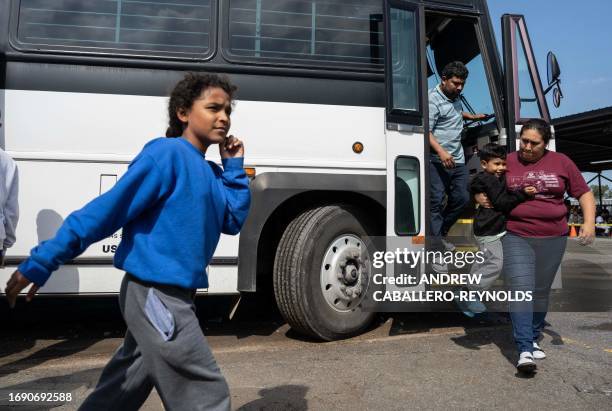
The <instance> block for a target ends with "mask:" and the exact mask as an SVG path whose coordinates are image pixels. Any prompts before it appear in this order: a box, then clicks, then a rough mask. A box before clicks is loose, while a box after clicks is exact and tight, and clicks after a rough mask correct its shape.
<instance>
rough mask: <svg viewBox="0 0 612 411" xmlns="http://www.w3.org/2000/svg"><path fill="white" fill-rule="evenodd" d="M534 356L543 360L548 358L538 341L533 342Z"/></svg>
mask: <svg viewBox="0 0 612 411" xmlns="http://www.w3.org/2000/svg"><path fill="white" fill-rule="evenodd" d="M533 358H535V359H536V360H543V359H544V358H546V353H545V352H544V350H542V348H540V346H539V345H538V343H537V342H534V343H533Z"/></svg>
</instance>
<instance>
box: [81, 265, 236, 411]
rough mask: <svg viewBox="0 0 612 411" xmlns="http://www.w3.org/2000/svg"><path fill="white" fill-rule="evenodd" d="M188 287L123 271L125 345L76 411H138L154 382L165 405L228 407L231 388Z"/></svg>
mask: <svg viewBox="0 0 612 411" xmlns="http://www.w3.org/2000/svg"><path fill="white" fill-rule="evenodd" d="M193 296H194V293H193V291H192V290H188V289H184V288H179V287H172V286H164V285H159V284H148V283H143V282H141V281H140V280H137V279H136V278H135V277H133V276H131V275H130V274H126V276H125V277H124V278H123V282H122V283H121V291H120V294H119V305H120V307H121V313H122V314H123V318H124V319H125V322H126V324H127V327H128V329H127V332H126V334H125V340H124V341H123V345H122V346H121V347H119V349H118V350H117V352H116V353H115V355H114V357H113V358H112V359H111V361H110V362H109V363H108V364H107V365H106V367H105V368H104V371H102V375H101V376H100V381H98V385H97V386H96V388H95V390H94V391H93V392H92V393H91V394H90V395H89V397H88V398H87V399H86V400H85V402H84V403H83V405H81V407H80V410H138V409H139V408H140V406H141V405H142V404H143V403H144V401H145V400H146V399H147V397H148V396H149V394H150V393H151V390H152V389H153V387H155V388H156V390H157V392H158V393H159V395H160V397H161V399H162V401H163V403H164V407H165V408H166V409H167V410H224V411H225V410H229V409H230V396H229V388H228V386H227V383H226V382H225V379H224V378H223V375H221V371H220V370H219V367H218V366H217V363H216V361H215V359H214V357H213V355H212V352H211V351H210V348H209V346H208V343H207V341H206V338H205V337H204V334H203V333H202V330H201V328H200V324H199V323H198V319H197V317H196V315H195V306H194V304H193Z"/></svg>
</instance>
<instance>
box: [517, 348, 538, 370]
mask: <svg viewBox="0 0 612 411" xmlns="http://www.w3.org/2000/svg"><path fill="white" fill-rule="evenodd" d="M516 368H517V369H518V370H519V371H520V372H523V373H533V372H534V371H535V370H536V368H538V367H537V365H536V363H535V361H533V355H532V354H531V353H530V352H529V351H523V352H522V353H521V355H520V356H519V360H518V363H517V364H516Z"/></svg>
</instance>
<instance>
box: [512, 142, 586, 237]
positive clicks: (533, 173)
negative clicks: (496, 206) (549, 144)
mask: <svg viewBox="0 0 612 411" xmlns="http://www.w3.org/2000/svg"><path fill="white" fill-rule="evenodd" d="M507 164H508V170H507V172H506V184H507V186H508V190H511V191H516V190H522V189H523V188H525V187H527V186H533V187H535V188H536V189H537V192H538V193H537V194H536V196H535V198H534V199H533V200H527V201H525V202H524V203H521V204H519V205H518V206H517V207H515V208H514V209H513V210H512V211H511V212H510V215H509V216H508V222H507V226H506V228H507V230H508V231H509V232H511V233H514V234H517V235H520V236H523V237H553V236H562V235H566V234H567V231H568V229H567V217H566V216H567V207H566V206H565V204H564V203H563V197H564V194H565V193H566V192H567V193H568V194H569V195H570V196H572V197H574V198H579V197H580V196H581V195H582V194H584V193H586V192H588V191H590V189H589V186H588V185H587V184H586V182H585V181H584V178H583V177H582V174H580V171H579V170H578V167H576V164H574V162H573V161H572V160H570V159H569V158H568V157H567V156H566V155H565V154H561V153H557V152H555V151H548V150H547V151H546V152H545V153H544V156H543V157H542V158H541V159H539V160H538V161H537V162H535V163H527V162H524V161H521V160H520V159H519V156H518V152H514V153H510V154H508V159H507Z"/></svg>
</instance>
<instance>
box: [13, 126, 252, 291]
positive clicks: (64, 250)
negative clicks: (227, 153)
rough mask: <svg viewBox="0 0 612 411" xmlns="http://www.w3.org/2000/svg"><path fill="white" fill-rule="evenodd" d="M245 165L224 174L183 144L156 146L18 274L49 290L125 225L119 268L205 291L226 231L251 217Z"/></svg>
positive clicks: (239, 162) (234, 161)
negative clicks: (70, 265) (63, 268)
mask: <svg viewBox="0 0 612 411" xmlns="http://www.w3.org/2000/svg"><path fill="white" fill-rule="evenodd" d="M243 161H244V160H243V159H242V158H231V159H223V160H222V162H223V170H222V169H221V168H220V167H219V166H217V165H216V164H214V163H213V162H210V161H206V159H205V157H204V154H203V153H202V152H200V151H199V150H198V149H196V148H195V147H194V146H193V145H192V144H191V143H189V142H188V141H187V140H185V139H184V138H157V139H155V140H152V141H150V142H149V143H148V144H146V145H145V147H144V148H143V150H142V152H141V153H140V154H138V156H136V158H135V159H134V160H133V161H132V163H131V164H130V166H129V168H128V170H127V172H126V173H125V174H124V175H123V177H121V179H119V181H118V182H117V184H115V186H114V187H113V188H112V189H111V190H109V191H108V192H106V193H104V194H102V195H101V196H100V197H98V198H96V199H94V200H93V201H91V202H90V203H89V204H87V205H86V206H85V207H83V208H82V209H80V210H78V211H75V212H73V213H72V214H70V215H69V216H68V217H67V218H66V220H65V221H64V224H62V226H61V227H60V229H59V230H58V231H57V234H56V235H55V237H54V238H52V239H50V240H48V241H43V242H42V243H40V244H39V245H38V246H37V247H35V248H33V249H32V252H31V255H30V258H28V259H27V260H26V261H24V262H23V263H21V264H20V265H19V268H18V269H19V271H20V272H21V273H22V274H23V275H24V276H26V278H28V279H29V280H30V281H32V282H33V283H35V284H36V285H38V286H42V285H43V284H45V282H46V281H47V280H48V278H49V276H50V275H51V273H52V272H53V271H55V270H57V268H58V267H59V266H60V265H61V264H63V263H65V262H66V261H69V260H71V259H74V258H75V257H77V256H78V255H80V254H81V253H83V251H85V249H86V248H87V247H89V245H91V244H92V243H95V242H97V241H100V240H102V239H103V238H106V237H108V236H109V235H111V234H113V233H114V232H116V231H117V230H118V229H119V228H121V227H123V235H122V240H121V243H120V244H119V247H118V248H117V252H116V253H115V259H114V265H115V267H117V268H119V269H121V270H124V271H127V272H129V273H130V274H132V275H134V276H135V277H137V278H139V279H141V280H143V281H149V282H154V283H159V284H168V285H174V286H179V287H183V288H189V289H195V288H206V287H208V277H207V275H206V266H207V265H208V263H209V262H210V260H211V258H212V256H213V253H214V251H215V248H216V247H217V243H218V242H219V237H220V235H221V233H224V234H237V233H238V232H239V231H240V228H241V227H242V224H243V223H244V220H245V219H246V217H247V214H248V210H249V205H250V199H251V197H250V192H249V187H248V178H247V176H246V173H245V172H244V169H243Z"/></svg>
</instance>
